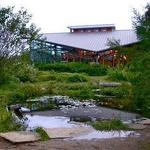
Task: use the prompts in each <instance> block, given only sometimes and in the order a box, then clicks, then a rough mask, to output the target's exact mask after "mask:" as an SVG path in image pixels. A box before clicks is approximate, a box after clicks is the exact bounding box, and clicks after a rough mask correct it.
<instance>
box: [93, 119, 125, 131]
mask: <svg viewBox="0 0 150 150" xmlns="http://www.w3.org/2000/svg"><path fill="white" fill-rule="evenodd" d="M92 126H93V127H94V128H95V129H96V130H102V131H111V130H128V126H127V125H125V124H123V123H122V121H121V120H119V119H112V120H109V121H97V122H94V123H92Z"/></svg>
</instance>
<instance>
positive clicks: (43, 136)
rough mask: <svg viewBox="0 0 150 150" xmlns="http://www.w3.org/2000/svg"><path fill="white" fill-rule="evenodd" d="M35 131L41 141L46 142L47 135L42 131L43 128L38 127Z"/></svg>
mask: <svg viewBox="0 0 150 150" xmlns="http://www.w3.org/2000/svg"><path fill="white" fill-rule="evenodd" d="M35 131H36V132H37V133H38V134H39V135H40V137H41V140H42V141H46V140H48V139H49V136H48V134H47V133H46V132H45V131H44V130H43V128H41V127H38V128H36V129H35Z"/></svg>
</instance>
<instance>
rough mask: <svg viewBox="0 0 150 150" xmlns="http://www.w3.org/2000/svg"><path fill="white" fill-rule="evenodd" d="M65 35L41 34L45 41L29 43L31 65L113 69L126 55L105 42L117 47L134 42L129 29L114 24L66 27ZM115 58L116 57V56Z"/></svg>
mask: <svg viewBox="0 0 150 150" xmlns="http://www.w3.org/2000/svg"><path fill="white" fill-rule="evenodd" d="M68 28H69V29H70V32H67V33H46V34H43V37H44V38H45V41H42V40H41V41H33V42H32V44H31V58H32V60H33V61H34V62H38V63H39V62H41V63H43V62H45V63H48V62H56V61H65V62H70V61H80V62H82V61H84V62H96V63H100V64H107V65H110V66H115V65H116V64H118V63H122V64H124V63H126V61H127V60H126V59H127V56H122V55H118V51H117V50H115V49H112V48H111V47H110V46H108V41H111V40H116V41H119V44H120V45H121V46H130V45H133V44H135V43H137V42H138V39H137V35H136V33H135V32H134V31H133V30H116V27H115V25H114V24H101V25H83V26H69V27H68ZM118 56H119V57H118Z"/></svg>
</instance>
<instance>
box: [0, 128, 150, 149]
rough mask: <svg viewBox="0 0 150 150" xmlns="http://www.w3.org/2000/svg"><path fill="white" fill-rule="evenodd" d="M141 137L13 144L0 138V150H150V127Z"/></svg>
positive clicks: (142, 132)
mask: <svg viewBox="0 0 150 150" xmlns="http://www.w3.org/2000/svg"><path fill="white" fill-rule="evenodd" d="M139 133H140V134H141V135H140V137H128V138H116V139H101V140H90V141H88V140H81V141H70V140H61V139H58V140H48V141H44V142H34V143H26V144H11V143H9V142H7V141H5V140H4V139H2V138H0V150H1V149H3V150H150V127H147V128H146V129H144V130H142V131H139Z"/></svg>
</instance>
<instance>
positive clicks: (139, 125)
mask: <svg viewBox="0 0 150 150" xmlns="http://www.w3.org/2000/svg"><path fill="white" fill-rule="evenodd" d="M128 127H129V128H130V129H134V130H142V129H145V128H146V125H142V124H136V123H135V124H129V125H128Z"/></svg>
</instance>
